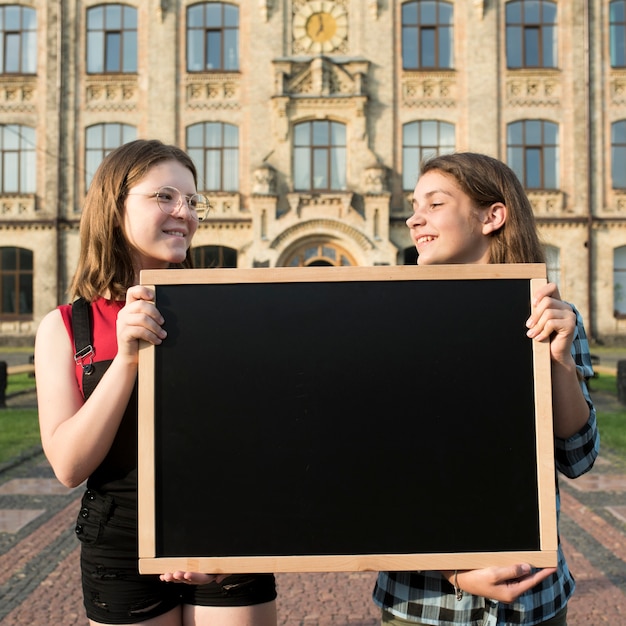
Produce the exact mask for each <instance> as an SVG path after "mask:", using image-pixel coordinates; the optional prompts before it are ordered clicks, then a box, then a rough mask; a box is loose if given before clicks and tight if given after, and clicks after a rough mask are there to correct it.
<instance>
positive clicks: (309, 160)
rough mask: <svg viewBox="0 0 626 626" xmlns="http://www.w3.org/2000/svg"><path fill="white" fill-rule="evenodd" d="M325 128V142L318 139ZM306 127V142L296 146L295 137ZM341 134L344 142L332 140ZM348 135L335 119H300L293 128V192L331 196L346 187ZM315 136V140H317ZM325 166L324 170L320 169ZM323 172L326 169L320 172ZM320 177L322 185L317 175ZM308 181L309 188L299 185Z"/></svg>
mask: <svg viewBox="0 0 626 626" xmlns="http://www.w3.org/2000/svg"><path fill="white" fill-rule="evenodd" d="M323 126H327V131H326V132H325V135H326V136H327V137H328V140H327V141H326V142H325V143H322V142H321V140H320V139H319V136H320V133H321V132H322V131H321V129H322V127H323ZM305 127H308V143H298V142H299V141H300V139H299V138H298V135H299V134H300V133H301V131H302V132H303V130H302V129H305ZM337 134H340V135H342V138H343V143H340V142H335V141H333V138H334V137H336V136H337ZM347 136H348V132H347V125H346V124H344V123H343V122H338V121H336V120H303V121H300V122H297V123H295V124H294V126H293V142H292V148H293V153H292V159H293V188H294V191H299V192H309V193H333V192H342V191H346V190H347V188H348V184H347V176H348V139H347ZM316 137H317V138H316ZM324 164H325V167H322V166H323V165H324ZM322 169H323V170H325V171H323V172H322ZM320 174H321V175H322V176H321V178H322V180H321V184H320V183H317V182H316V180H315V179H316V176H320ZM305 178H306V179H308V186H300V183H299V181H300V180H301V179H305Z"/></svg>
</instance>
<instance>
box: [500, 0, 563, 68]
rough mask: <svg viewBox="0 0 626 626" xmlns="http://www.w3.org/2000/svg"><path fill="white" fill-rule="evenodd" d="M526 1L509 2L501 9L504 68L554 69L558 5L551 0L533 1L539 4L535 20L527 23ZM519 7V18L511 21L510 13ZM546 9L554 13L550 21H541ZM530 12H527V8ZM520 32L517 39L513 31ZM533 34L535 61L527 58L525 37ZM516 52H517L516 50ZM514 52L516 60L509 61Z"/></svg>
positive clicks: (527, 49) (529, 46) (527, 51)
mask: <svg viewBox="0 0 626 626" xmlns="http://www.w3.org/2000/svg"><path fill="white" fill-rule="evenodd" d="M526 2H527V0H510V1H509V2H507V3H506V7H505V37H506V43H505V49H506V65H507V69H510V70H518V69H556V68H558V62H559V61H558V5H557V3H556V2H553V0H533V2H534V3H537V4H538V5H539V17H538V19H537V21H527V20H528V16H527V15H526V11H527V9H528V7H529V5H527V4H526ZM517 7H519V13H520V16H519V18H518V21H514V22H513V21H512V20H513V19H514V18H511V17H510V13H512V12H513V10H514V9H515V8H517ZM548 7H550V9H551V10H552V11H553V12H554V19H553V21H552V22H550V21H545V20H544V13H545V9H547V8H548ZM528 11H530V9H528ZM517 31H520V32H519V33H518V34H517V36H516V32H517ZM531 34H535V35H536V36H535V39H536V42H535V43H536V44H537V50H536V57H537V58H536V60H535V61H534V62H533V60H532V59H531V58H530V54H531V53H532V52H533V48H532V46H531V43H530V42H529V41H528V38H529V36H530V35H531ZM518 49H519V50H518ZM516 51H518V54H519V60H517V59H513V58H512V57H513V55H514V53H515V52H516Z"/></svg>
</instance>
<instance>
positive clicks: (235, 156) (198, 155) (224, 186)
mask: <svg viewBox="0 0 626 626" xmlns="http://www.w3.org/2000/svg"><path fill="white" fill-rule="evenodd" d="M187 152H188V153H189V156H190V157H191V158H192V160H193V162H194V163H195V165H196V168H197V170H198V177H199V179H200V180H199V181H198V187H199V188H200V189H202V190H203V191H237V189H239V129H238V128H237V127H236V126H233V125H232V124H224V123H222V122H201V123H200V124H193V125H191V126H188V127H187Z"/></svg>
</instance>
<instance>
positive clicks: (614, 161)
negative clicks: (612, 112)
mask: <svg viewBox="0 0 626 626" xmlns="http://www.w3.org/2000/svg"><path fill="white" fill-rule="evenodd" d="M618 133H619V135H620V136H619V137H616V135H617V134H618ZM618 153H621V156H618ZM621 159H626V119H623V120H615V121H614V122H613V123H612V124H611V188H612V189H619V190H622V191H626V173H625V172H624V163H626V160H621ZM618 175H620V176H621V177H622V178H623V181H622V183H621V184H616V183H617V179H618Z"/></svg>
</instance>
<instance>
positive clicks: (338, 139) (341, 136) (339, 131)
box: [330, 122, 346, 146]
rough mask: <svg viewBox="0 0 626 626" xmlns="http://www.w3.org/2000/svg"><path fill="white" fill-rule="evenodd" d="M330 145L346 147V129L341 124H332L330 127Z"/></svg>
mask: <svg viewBox="0 0 626 626" xmlns="http://www.w3.org/2000/svg"><path fill="white" fill-rule="evenodd" d="M330 131H331V132H330V143H331V144H332V145H333V146H345V145H346V127H345V126H344V125H343V124H339V123H337V122H333V123H332V124H331V125H330Z"/></svg>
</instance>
